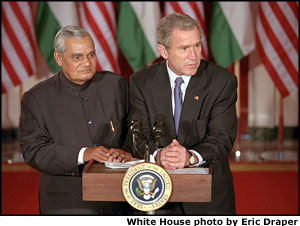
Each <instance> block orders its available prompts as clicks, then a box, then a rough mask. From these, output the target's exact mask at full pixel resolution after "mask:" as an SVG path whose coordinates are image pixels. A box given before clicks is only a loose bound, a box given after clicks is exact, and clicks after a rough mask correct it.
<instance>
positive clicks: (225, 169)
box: [130, 13, 237, 215]
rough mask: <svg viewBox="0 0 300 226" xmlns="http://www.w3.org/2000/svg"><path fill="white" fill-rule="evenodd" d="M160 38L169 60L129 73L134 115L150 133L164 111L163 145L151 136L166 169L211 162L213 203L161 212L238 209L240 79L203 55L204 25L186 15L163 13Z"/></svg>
mask: <svg viewBox="0 0 300 226" xmlns="http://www.w3.org/2000/svg"><path fill="white" fill-rule="evenodd" d="M157 41H158V49H159V51H160V53H161V56H162V57H163V58H164V59H165V60H164V61H160V62H158V63H156V64H154V65H152V66H150V67H147V68H144V69H142V70H140V71H138V72H136V73H135V74H133V75H132V76H131V78H130V79H131V80H130V101H131V110H130V112H131V113H130V115H138V116H139V117H140V119H141V122H142V131H143V133H144V134H145V136H148V137H150V136H151V131H152V128H153V126H154V123H155V121H156V117H157V115H164V117H165V120H166V121H165V130H166V132H165V134H164V136H163V137H162V138H161V140H160V147H161V148H160V149H158V150H155V147H154V145H153V144H152V145H151V142H150V146H151V151H152V152H154V151H155V152H154V155H153V156H154V158H155V160H156V162H157V163H158V164H160V165H161V166H163V167H164V168H165V169H176V168H184V167H193V166H199V165H208V164H212V165H213V172H212V174H213V181H212V202H211V203H183V204H180V205H177V206H179V207H180V206H181V207H183V208H181V211H180V208H179V207H178V208H175V207H176V205H170V206H171V207H172V208H171V210H170V211H169V212H163V213H165V214H167V215H169V214H176V215H177V214H182V213H185V214H193V215H194V214H196V215H197V214H221V215H222V214H235V197H234V189H233V181H232V174H231V171H230V168H229V163H228V159H227V157H228V154H229V152H230V151H231V149H232V147H233V144H234V140H235V137H236V129H237V118H236V109H235V103H236V100H237V79H236V77H235V75H233V74H232V73H230V72H229V71H227V70H226V69H224V68H222V67H220V66H218V65H215V64H213V63H210V62H207V61H205V60H203V59H201V32H200V26H199V24H198V22H197V21H195V20H194V19H192V18H191V17H189V16H187V15H184V14H177V13H173V14H170V15H168V16H166V17H164V18H162V19H161V20H160V22H159V25H158V28H157ZM139 150H140V152H141V150H143V149H142V148H140V149H139ZM138 157H143V156H142V155H140V156H138ZM182 211H183V212H182ZM158 213H159V212H158Z"/></svg>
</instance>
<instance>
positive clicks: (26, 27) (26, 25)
mask: <svg viewBox="0 0 300 226" xmlns="http://www.w3.org/2000/svg"><path fill="white" fill-rule="evenodd" d="M21 4H22V5H21ZM11 5H12V9H13V11H14V14H15V15H16V17H17V18H18V20H19V22H20V25H21V26H22V28H23V29H22V30H23V31H24V32H25V34H26V37H27V40H28V42H29V44H30V46H31V48H32V49H33V50H34V48H35V46H34V36H32V34H34V29H32V28H33V27H30V24H33V18H32V15H33V13H32V11H31V7H30V4H29V3H28V2H11ZM20 7H22V8H20ZM24 8H26V9H27V8H28V9H29V11H28V13H29V15H27V19H28V20H27V19H26V17H25V16H24V14H26V13H27V12H26V11H25V10H24ZM28 13H27V14H28ZM33 53H34V57H33V60H34V62H35V63H34V65H35V64H36V63H37V59H36V53H35V51H33Z"/></svg>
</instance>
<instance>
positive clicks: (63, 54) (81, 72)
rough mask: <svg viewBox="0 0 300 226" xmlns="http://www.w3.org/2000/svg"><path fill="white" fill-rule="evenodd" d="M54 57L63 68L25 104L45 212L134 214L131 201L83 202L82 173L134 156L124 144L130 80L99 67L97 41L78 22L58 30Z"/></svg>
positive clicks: (24, 125) (30, 156)
mask: <svg viewBox="0 0 300 226" xmlns="http://www.w3.org/2000/svg"><path fill="white" fill-rule="evenodd" d="M54 58H55V60H56V62H57V64H58V65H59V66H60V67H61V71H59V72H58V73H56V74H55V75H54V76H52V77H51V78H49V79H47V80H45V81H43V82H41V83H39V84H37V85H36V86H34V87H33V88H32V89H30V90H29V91H28V92H26V93H25V94H24V95H23V97H22V103H21V106H22V111H21V119H20V127H19V129H20V145H21V147H22V153H23V156H24V160H25V162H26V163H27V164H29V165H30V166H32V167H33V168H35V169H37V170H38V171H40V188H39V203H40V212H41V214H55V215H56V214H64V215H65V214H67V215H69V214H79V215H83V214H88V215H91V214H102V215H118V214H121V215H124V214H128V211H129V210H130V207H129V205H128V204H127V203H122V204H121V203H104V202H102V203H99V202H85V201H82V177H81V171H82V168H83V166H84V164H85V163H87V162H88V161H90V160H95V161H97V162H103V161H127V160H130V159H131V157H132V156H131V154H129V153H127V152H125V151H123V150H121V149H119V148H120V146H121V145H122V144H123V141H124V136H125V135H126V130H127V129H126V117H127V113H128V98H129V97H128V82H127V80H126V79H125V78H122V77H121V76H118V75H116V74H114V73H112V72H108V71H102V72H96V64H97V60H96V52H95V47H94V42H93V40H92V37H91V36H90V34H89V33H88V32H87V31H85V30H84V29H82V28H80V27H78V26H73V25H70V26H66V27H64V28H62V29H61V30H60V31H59V32H58V33H57V35H56V37H55V40H54ZM103 183H105V181H103ZM121 205H124V206H121Z"/></svg>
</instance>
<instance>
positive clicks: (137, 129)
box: [129, 113, 142, 136]
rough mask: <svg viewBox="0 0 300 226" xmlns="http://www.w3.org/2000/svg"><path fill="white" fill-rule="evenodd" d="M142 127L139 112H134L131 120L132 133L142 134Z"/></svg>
mask: <svg viewBox="0 0 300 226" xmlns="http://www.w3.org/2000/svg"><path fill="white" fill-rule="evenodd" d="M141 129H142V119H141V117H140V116H139V115H138V114H136V113H133V114H132V115H131V117H130V121H129V130H130V132H131V133H132V134H135V136H140V135H141Z"/></svg>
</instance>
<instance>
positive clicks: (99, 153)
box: [83, 146, 132, 162]
mask: <svg viewBox="0 0 300 226" xmlns="http://www.w3.org/2000/svg"><path fill="white" fill-rule="evenodd" d="M92 159H93V160H96V161H97V162H104V161H115V162H127V161H130V160H131V159H132V155H131V154H130V153H128V152H126V151H123V150H121V149H117V148H111V149H107V148H106V147H104V146H98V147H92V148H87V149H86V150H85V152H84V154H83V161H84V162H88V161H90V160H92Z"/></svg>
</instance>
